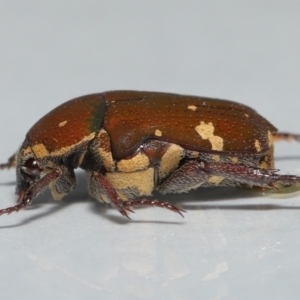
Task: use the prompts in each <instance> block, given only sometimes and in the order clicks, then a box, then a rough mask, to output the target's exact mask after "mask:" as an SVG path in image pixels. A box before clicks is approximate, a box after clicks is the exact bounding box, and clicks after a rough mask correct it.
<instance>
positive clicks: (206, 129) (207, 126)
mask: <svg viewBox="0 0 300 300" xmlns="http://www.w3.org/2000/svg"><path fill="white" fill-rule="evenodd" d="M195 130H196V131H197V132H198V134H199V135H200V136H201V137H202V138H203V139H204V140H209V141H210V143H211V146H212V148H211V149H212V150H216V151H222V150H223V147H224V141H223V139H222V138H221V137H220V136H217V135H214V131H215V127H214V125H213V124H212V122H208V123H205V122H203V121H201V122H200V125H198V126H196V127H195Z"/></svg>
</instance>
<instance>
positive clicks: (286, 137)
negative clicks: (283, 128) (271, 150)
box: [273, 132, 300, 142]
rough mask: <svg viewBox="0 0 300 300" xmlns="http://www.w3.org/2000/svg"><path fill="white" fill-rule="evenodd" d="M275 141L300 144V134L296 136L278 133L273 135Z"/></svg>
mask: <svg viewBox="0 0 300 300" xmlns="http://www.w3.org/2000/svg"><path fill="white" fill-rule="evenodd" d="M273 139H274V141H283V140H285V141H289V142H291V141H297V142H300V134H294V133H289V132H276V133H274V134H273Z"/></svg>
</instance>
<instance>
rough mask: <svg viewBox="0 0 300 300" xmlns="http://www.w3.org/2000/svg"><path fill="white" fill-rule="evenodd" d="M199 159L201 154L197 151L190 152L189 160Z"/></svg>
mask: <svg viewBox="0 0 300 300" xmlns="http://www.w3.org/2000/svg"><path fill="white" fill-rule="evenodd" d="M198 157H199V152H197V151H190V152H189V158H198Z"/></svg>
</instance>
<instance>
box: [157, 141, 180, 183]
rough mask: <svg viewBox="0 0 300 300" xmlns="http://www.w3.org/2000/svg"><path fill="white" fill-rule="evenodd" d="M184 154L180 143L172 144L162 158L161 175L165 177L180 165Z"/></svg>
mask: <svg viewBox="0 0 300 300" xmlns="http://www.w3.org/2000/svg"><path fill="white" fill-rule="evenodd" d="M183 156H184V150H183V148H181V147H180V146H178V145H175V144H170V146H169V148H168V149H167V151H166V153H165V154H164V155H163V157H162V158H161V162H160V166H159V177H160V178H165V177H166V176H167V175H169V174H170V173H171V172H173V171H174V170H175V169H176V168H178V166H179V162H180V160H181V159H182V158H183Z"/></svg>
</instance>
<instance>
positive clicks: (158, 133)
mask: <svg viewBox="0 0 300 300" xmlns="http://www.w3.org/2000/svg"><path fill="white" fill-rule="evenodd" d="M154 134H155V135H156V136H162V132H161V131H160V130H159V129H156V130H155V132H154Z"/></svg>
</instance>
